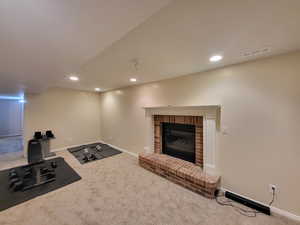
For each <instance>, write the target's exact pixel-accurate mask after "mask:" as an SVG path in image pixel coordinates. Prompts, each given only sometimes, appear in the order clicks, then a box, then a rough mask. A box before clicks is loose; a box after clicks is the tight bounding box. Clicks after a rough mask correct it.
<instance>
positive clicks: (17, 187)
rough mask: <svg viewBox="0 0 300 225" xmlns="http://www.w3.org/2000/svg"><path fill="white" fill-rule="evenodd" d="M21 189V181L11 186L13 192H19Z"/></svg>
mask: <svg viewBox="0 0 300 225" xmlns="http://www.w3.org/2000/svg"><path fill="white" fill-rule="evenodd" d="M22 188H23V181H21V180H20V181H18V182H15V183H13V185H12V189H13V190H14V191H19V190H21V189H22Z"/></svg>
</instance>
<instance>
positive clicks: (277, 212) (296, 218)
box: [220, 187, 300, 222]
mask: <svg viewBox="0 0 300 225" xmlns="http://www.w3.org/2000/svg"><path fill="white" fill-rule="evenodd" d="M220 189H221V191H223V192H225V191H229V192H232V193H234V194H236V195H239V196H242V197H244V198H247V199H249V200H251V201H254V202H257V203H259V204H261V205H264V206H267V207H270V206H269V205H267V204H265V203H262V202H260V201H257V200H254V199H251V198H249V197H247V196H245V195H241V194H238V193H236V192H233V191H230V190H228V189H226V188H223V187H221V188H220ZM270 210H271V214H273V215H279V216H283V217H286V218H288V219H291V220H294V221H297V222H300V216H297V215H295V214H293V213H290V212H288V211H285V210H282V209H278V208H276V207H274V206H271V207H270Z"/></svg>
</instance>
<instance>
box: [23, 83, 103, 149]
mask: <svg viewBox="0 0 300 225" xmlns="http://www.w3.org/2000/svg"><path fill="white" fill-rule="evenodd" d="M26 100H27V103H26V104H25V115H24V129H25V132H24V133H25V141H26V143H27V140H29V139H31V138H32V136H33V133H34V131H36V130H41V131H45V130H47V129H49V130H52V131H53V132H54V135H55V136H56V139H54V140H52V141H51V149H58V148H63V147H66V146H71V145H79V144H84V143H88V142H93V141H97V140H99V137H100V109H99V94H97V93H92V92H84V91H75V90H71V89H63V88H52V89H49V90H47V91H45V92H43V93H41V94H35V95H27V96H26ZM25 147H26V146H25ZM26 148H27V147H26Z"/></svg>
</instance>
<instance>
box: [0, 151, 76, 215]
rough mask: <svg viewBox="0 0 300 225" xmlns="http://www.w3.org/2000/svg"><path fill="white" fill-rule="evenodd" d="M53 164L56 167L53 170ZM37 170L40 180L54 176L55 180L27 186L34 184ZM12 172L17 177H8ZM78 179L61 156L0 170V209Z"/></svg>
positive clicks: (50, 178) (47, 179)
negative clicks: (32, 186)
mask: <svg viewBox="0 0 300 225" xmlns="http://www.w3.org/2000/svg"><path fill="white" fill-rule="evenodd" d="M53 165H55V166H54V167H56V169H55V170H54V168H53ZM45 168H46V169H45ZM51 170H54V171H55V174H53V173H51ZM38 171H40V176H39V178H38V179H40V182H44V181H49V180H52V179H53V178H55V180H53V181H51V182H47V183H43V184H42V185H39V186H34V188H28V187H29V185H34V184H35V183H36V180H37V176H36V174H37V172H38ZM12 172H15V173H16V174H17V176H18V178H12V179H9V177H10V174H11V173H12ZM25 173H27V174H28V175H27V176H28V178H25ZM54 175H55V177H54ZM80 179H81V177H80V176H79V175H78V174H77V173H76V172H75V171H74V170H73V169H72V168H71V167H70V166H69V165H68V164H67V163H66V162H65V160H64V159H63V158H61V157H57V158H53V159H50V160H45V161H43V162H42V163H38V164H32V165H25V166H19V167H16V168H13V169H6V170H1V171H0V184H1V185H0V211H2V210H5V209H7V208H10V207H12V206H15V205H17V204H20V203H22V202H25V201H27V200H30V199H33V198H35V197H37V196H40V195H43V194H45V193H48V192H51V191H53V190H56V189H58V188H61V187H64V186H66V185H68V184H71V183H73V182H75V181H78V180H80ZM0 214H1V213H0Z"/></svg>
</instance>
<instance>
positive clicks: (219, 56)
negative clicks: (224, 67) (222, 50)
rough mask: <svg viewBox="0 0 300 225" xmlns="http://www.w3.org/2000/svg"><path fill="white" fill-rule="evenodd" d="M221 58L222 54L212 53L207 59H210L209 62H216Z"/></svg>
mask: <svg viewBox="0 0 300 225" xmlns="http://www.w3.org/2000/svg"><path fill="white" fill-rule="evenodd" d="M222 59H223V56H221V55H213V56H212V57H210V58H209V61H211V62H218V61H220V60H222Z"/></svg>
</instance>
